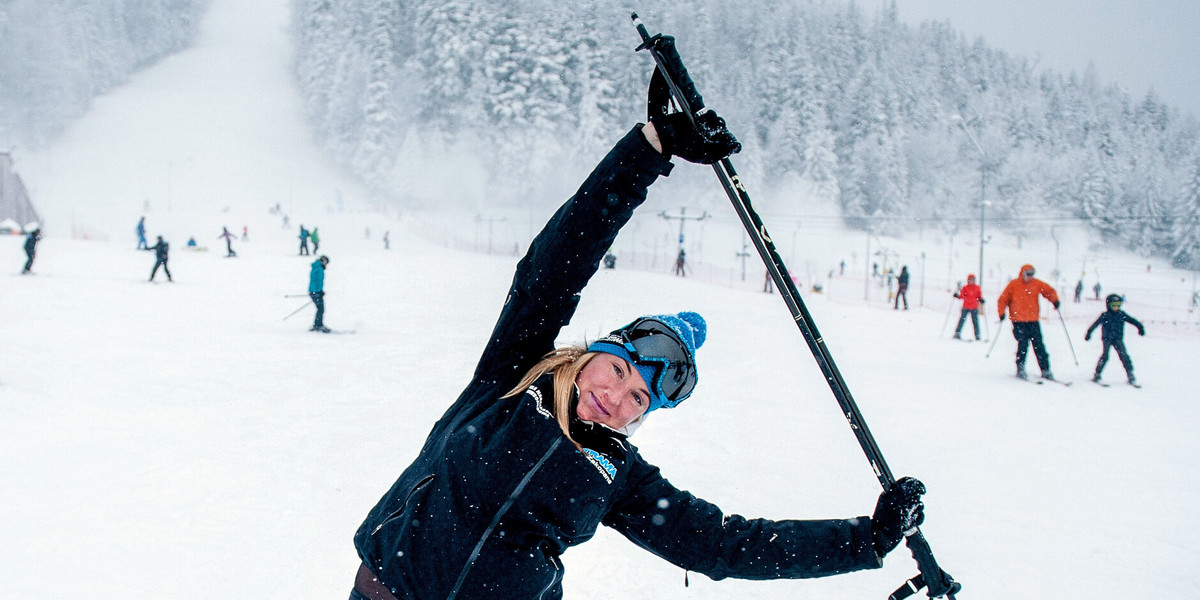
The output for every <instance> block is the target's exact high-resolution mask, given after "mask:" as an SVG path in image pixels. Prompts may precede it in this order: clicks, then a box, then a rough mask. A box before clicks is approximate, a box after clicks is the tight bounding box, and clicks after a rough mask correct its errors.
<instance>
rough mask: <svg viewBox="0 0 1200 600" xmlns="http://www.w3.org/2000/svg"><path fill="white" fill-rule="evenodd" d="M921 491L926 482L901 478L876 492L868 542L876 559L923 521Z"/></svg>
mask: <svg viewBox="0 0 1200 600" xmlns="http://www.w3.org/2000/svg"><path fill="white" fill-rule="evenodd" d="M924 493H925V484H923V483H921V482H920V481H919V480H917V479H914V478H912V477H902V478H900V479H899V480H898V481H896V484H895V485H893V486H892V487H891V489H889V490H887V491H885V492H883V493H882V494H880V495H879V501H878V502H876V503H875V514H874V515H872V516H871V543H872V545H874V546H875V554H878V555H879V558H883V557H884V556H886V555H887V553H888V552H891V551H892V550H894V549H895V548H896V546H899V545H900V540H902V539H904V536H905V535H908V534H909V533H912V531H913V530H914V529H916V528H917V527H918V526H920V525H921V523H923V522H924V521H925V504H924V503H922V502H921V494H924Z"/></svg>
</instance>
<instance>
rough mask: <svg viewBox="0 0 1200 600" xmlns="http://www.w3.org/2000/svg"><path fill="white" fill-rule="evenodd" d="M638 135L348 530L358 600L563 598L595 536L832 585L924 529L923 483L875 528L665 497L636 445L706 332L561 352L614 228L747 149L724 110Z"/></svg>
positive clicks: (689, 326)
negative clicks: (679, 182) (681, 180)
mask: <svg viewBox="0 0 1200 600" xmlns="http://www.w3.org/2000/svg"><path fill="white" fill-rule="evenodd" d="M683 119H684V116H683V115H682V114H681V113H675V114H672V115H668V116H665V117H655V118H653V119H651V122H650V123H648V124H646V125H644V126H643V125H639V126H638V127H635V128H634V129H633V130H632V131H630V132H629V133H628V134H627V135H626V136H625V137H624V138H623V139H621V140H620V141H619V142H618V143H617V145H616V146H615V147H614V148H613V149H612V150H611V151H610V152H609V154H608V156H606V157H605V158H604V159H603V160H602V161H601V162H600V164H599V165H597V167H596V168H595V169H594V170H593V171H592V173H591V175H589V176H588V178H587V179H586V180H585V181H584V183H583V184H582V186H581V187H580V188H579V190H578V191H577V192H576V193H575V195H574V196H573V197H572V198H571V199H569V200H568V201H567V202H566V204H564V205H563V206H562V207H561V208H559V210H558V212H556V213H555V214H554V216H553V217H552V218H551V219H550V221H549V222H548V223H547V224H546V226H545V227H544V228H543V230H542V231H541V233H540V234H539V235H538V236H537V237H536V238H535V239H534V241H533V242H532V243H531V244H530V247H529V251H528V253H527V254H526V255H525V257H524V258H523V259H522V260H521V262H520V263H519V264H518V265H517V271H516V274H515V276H514V277H513V282H512V287H511V288H510V290H509V292H508V297H507V300H506V301H505V303H504V308H503V310H502V312H501V314H500V317H499V320H498V321H497V323H496V326H495V329H494V330H493V331H492V334H491V337H490V339H489V341H488V344H487V346H486V348H485V349H484V351H483V356H482V357H481V359H480V361H479V363H478V365H477V366H476V369H475V373H474V375H473V377H472V378H471V381H470V383H469V384H468V385H467V387H466V389H465V390H463V392H462V394H461V395H460V396H459V397H458V399H457V400H456V401H455V402H454V404H452V405H451V406H450V408H449V409H448V410H447V411H446V413H445V414H444V415H443V416H442V417H441V419H440V420H438V422H437V423H435V424H434V426H433V430H432V431H431V432H430V434H429V437H428V438H427V439H426V441H425V444H424V447H423V448H422V449H421V452H420V454H419V456H418V457H417V458H416V459H415V460H414V461H413V462H412V464H411V465H409V467H408V468H407V469H406V470H405V471H404V472H403V473H402V474H401V475H400V478H399V479H398V480H397V481H396V482H395V483H394V484H393V486H392V487H391V489H390V490H388V492H387V493H386V494H385V495H384V496H383V498H382V499H381V500H380V501H379V502H378V504H376V506H375V507H374V508H373V509H371V511H370V512H369V514H368V515H367V518H366V520H365V521H364V522H363V523H362V525H361V526H360V528H359V529H358V532H357V533H356V534H355V536H354V543H355V546H356V548H357V550H358V553H359V556H360V558H361V559H362V561H363V563H362V565H361V566H360V568H359V571H358V574H357V576H356V579H355V584H354V589H353V591H352V592H351V596H350V597H351V598H352V599H354V600H364V599H370V600H393V599H400V598H403V599H409V598H414V599H432V598H439V599H447V598H458V599H460V600H466V599H476V598H480V599H482V598H487V599H493V598H505V599H521V598H530V599H533V598H561V597H562V580H563V564H562V562H561V561H560V560H559V556H560V555H561V554H562V553H563V552H565V551H566V550H567V549H568V548H569V547H571V546H574V545H577V544H580V543H583V542H585V541H587V540H588V539H590V538H591V537H592V536H593V535H594V534H595V532H596V528H597V527H598V526H599V525H600V524H604V525H607V526H608V527H611V528H613V529H614V530H616V531H618V532H619V533H621V534H622V535H624V536H625V537H626V538H628V539H629V540H630V541H632V542H633V543H634V544H637V545H638V546H641V547H642V548H645V549H646V550H649V551H650V552H652V553H654V554H655V555H657V556H659V557H662V558H663V559H665V560H668V561H670V562H672V563H674V564H676V565H678V566H680V567H682V568H684V569H687V570H689V571H696V572H700V573H704V574H705V575H707V576H709V577H711V578H713V579H722V578H725V577H736V578H745V579H778V578H803V577H821V576H825V575H833V574H837V573H845V572H849V571H856V570H860V569H867V568H876V567H879V566H880V565H881V563H882V557H883V556H884V555H885V554H886V553H887V552H889V551H890V550H892V549H893V548H895V547H896V545H898V544H899V543H900V541H901V539H902V538H903V536H904V532H906V531H911V530H912V529H914V528H915V527H916V526H917V525H918V524H919V523H920V522H921V520H922V519H923V518H924V514H923V505H922V504H921V501H920V495H921V494H922V493H923V492H924V489H923V487H922V486H921V484H920V482H918V481H916V480H915V479H910V478H905V479H903V480H902V483H901V484H900V485H897V486H894V487H893V488H892V489H891V490H890V491H889V492H886V493H885V494H883V495H881V496H880V498H879V501H878V503H877V505H876V511H875V515H874V517H865V516H863V517H858V518H854V519H845V520H817V521H796V520H784V521H772V520H766V519H746V518H743V517H740V516H738V515H733V514H725V513H723V512H722V511H721V510H720V509H719V508H717V507H716V506H714V505H713V504H711V503H709V502H706V501H704V500H702V499H700V498H697V497H695V496H693V495H692V494H690V493H688V492H686V491H684V490H680V489H678V488H676V487H674V486H672V485H671V483H670V482H668V481H667V480H666V479H665V478H664V477H663V476H662V474H661V473H660V472H659V469H658V468H657V467H655V466H654V465H652V464H650V463H648V462H646V460H645V459H643V458H642V456H641V454H639V452H638V449H637V448H636V447H635V446H633V445H632V444H630V443H629V440H628V436H629V435H630V434H631V433H632V431H633V430H634V429H635V428H636V427H637V425H638V424H640V422H641V420H642V419H643V418H644V417H645V415H646V414H647V413H650V412H652V411H655V410H658V409H660V408H671V407H674V406H676V405H678V404H679V403H680V402H682V401H683V400H684V399H686V398H687V397H688V396H689V395H690V394H691V392H692V390H693V388H694V387H695V384H696V381H697V372H696V363H695V350H696V348H698V347H700V346H701V345H702V344H703V343H704V338H705V333H706V324H705V322H704V319H703V318H701V317H700V315H698V314H696V313H687V312H685V313H679V314H675V315H660V316H654V317H643V318H640V319H637V320H635V321H633V322H632V323H630V324H629V325H627V326H625V327H622V328H620V329H617V330H616V331H613V332H612V333H611V334H609V335H608V336H606V337H603V338H601V339H599V340H597V341H595V342H593V343H592V344H591V345H589V346H586V347H585V346H575V347H565V348H558V349H556V348H555V344H554V340H555V338H556V337H557V336H558V334H559V331H560V329H561V328H562V326H563V325H565V324H566V323H567V322H568V321H570V319H571V316H572V314H573V313H574V312H575V309H576V306H577V305H578V302H579V293H580V291H581V290H582V289H583V287H584V286H585V285H586V284H587V282H588V280H589V279H590V278H591V276H592V275H593V274H594V273H595V272H596V271H597V269H598V267H599V264H600V261H601V259H602V258H603V256H604V253H605V251H606V250H607V249H608V248H609V247H611V246H612V243H613V240H614V238H615V237H616V235H617V231H618V230H619V229H620V228H621V227H622V226H623V225H624V224H625V223H626V222H627V221H628V220H629V218H630V217H631V216H632V214H633V211H634V209H635V208H637V207H638V206H639V205H641V204H642V202H643V201H645V199H646V193H647V188H648V187H649V185H650V184H651V183H653V182H654V181H655V180H656V179H657V178H658V177H659V176H666V175H667V174H669V173H670V171H671V169H672V167H673V165H672V164H671V163H670V162H669V158H670V156H671V155H676V156H679V157H681V158H683V159H685V160H687V161H690V162H700V163H706V164H710V163H713V162H716V161H717V160H719V159H721V158H723V157H725V156H727V155H728V154H730V153H733V152H736V151H738V150H739V149H740V145H739V144H738V142H737V140H735V139H734V138H733V136H732V135H730V134H729V132H728V130H727V129H726V128H725V124H724V121H723V120H721V119H720V117H718V116H717V115H716V114H715V113H712V112H707V113H704V115H702V116H701V117H700V120H701V125H702V126H704V127H706V128H707V130H708V131H709V132H710V135H709V136H708V137H706V138H701V137H700V136H699V135H698V134H697V133H696V132H695V130H694V129H692V127H691V125H690V123H688V122H687V121H686V120H683Z"/></svg>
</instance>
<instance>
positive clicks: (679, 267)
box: [675, 248, 687, 277]
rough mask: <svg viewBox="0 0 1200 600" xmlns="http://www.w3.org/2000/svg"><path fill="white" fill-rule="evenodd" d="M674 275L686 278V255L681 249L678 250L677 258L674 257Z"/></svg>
mask: <svg viewBox="0 0 1200 600" xmlns="http://www.w3.org/2000/svg"><path fill="white" fill-rule="evenodd" d="M675 274H676V275H678V276H680V277H687V253H686V252H684V251H683V248H680V249H679V256H677V257H675Z"/></svg>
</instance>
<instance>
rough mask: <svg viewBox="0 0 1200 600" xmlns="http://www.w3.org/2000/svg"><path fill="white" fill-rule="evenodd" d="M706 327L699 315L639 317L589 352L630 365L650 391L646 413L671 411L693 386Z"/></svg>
mask: <svg viewBox="0 0 1200 600" xmlns="http://www.w3.org/2000/svg"><path fill="white" fill-rule="evenodd" d="M707 334H708V326H707V324H706V323H705V322H704V317H702V316H700V314H699V313H694V312H686V311H685V312H680V313H676V314H673V315H651V316H646V317H640V318H638V319H636V320H634V321H633V322H632V323H630V324H628V325H626V326H624V327H621V328H619V329H616V330H614V331H613V332H612V333H610V334H608V335H607V336H604V337H602V338H600V339H598V340H596V341H595V342H593V343H592V344H591V345H590V346H588V351H589V352H604V353H607V354H612V355H614V356H619V357H621V358H623V359H625V360H627V361H629V364H631V365H633V366H634V368H635V369H637V370H638V373H639V374H641V376H642V379H645V380H646V385H647V386H648V387H649V388H650V406H649V408H647V409H646V413H649V412H650V411H652V410H655V409H658V408H661V407H664V406H665V407H667V408H672V407H674V406H676V405H678V404H679V403H680V402H683V401H684V400H685V399H687V397H688V396H690V395H691V394H692V390H694V389H695V387H696V381H697V374H696V348H699V347H700V346H702V345H704V340H705V338H706V337H707Z"/></svg>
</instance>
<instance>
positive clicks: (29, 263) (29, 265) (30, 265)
mask: <svg viewBox="0 0 1200 600" xmlns="http://www.w3.org/2000/svg"><path fill="white" fill-rule="evenodd" d="M25 256H26V257H27V259H26V260H25V268H24V269H21V270H22V271H23V272H25V273H28V272H29V270H30V269H32V268H33V257H34V256H37V252H26V253H25Z"/></svg>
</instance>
